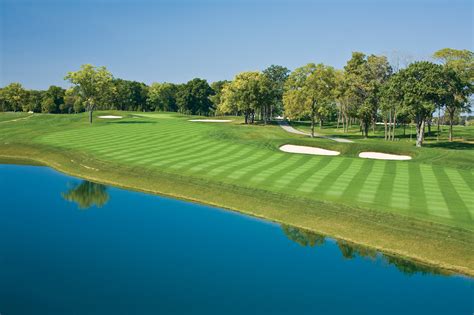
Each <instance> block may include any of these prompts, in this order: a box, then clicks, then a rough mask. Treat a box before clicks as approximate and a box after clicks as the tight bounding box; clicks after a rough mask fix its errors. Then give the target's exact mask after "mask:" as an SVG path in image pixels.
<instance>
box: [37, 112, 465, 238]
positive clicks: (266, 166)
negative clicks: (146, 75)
mask: <svg viewBox="0 0 474 315" xmlns="http://www.w3.org/2000/svg"><path fill="white" fill-rule="evenodd" d="M164 118H166V119H164ZM188 119H189V117H179V116H174V115H165V114H161V115H160V114H150V113H147V114H146V116H145V115H144V116H142V117H139V118H137V117H133V118H126V119H122V120H116V121H107V122H100V123H94V124H93V126H82V127H80V128H76V129H67V130H64V131H55V132H52V133H48V134H46V135H42V136H39V137H37V138H35V139H34V141H35V142H37V143H41V144H47V145H51V146H55V147H60V148H68V149H73V150H78V151H83V152H87V153H89V154H91V155H92V156H94V157H95V158H98V159H100V160H104V161H114V162H117V163H123V164H126V165H135V166H137V167H140V168H148V169H150V170H160V171H162V172H166V173H176V174H180V175H190V176H193V177H199V178H204V179H207V180H210V181H217V182H224V183H229V184H234V185H238V186H245V187H254V188H259V189H265V190H268V191H270V192H277V193H284V194H288V195H291V196H304V197H305V198H309V199H316V200H328V201H334V202H337V203H342V204H346V205H358V206H360V207H364V208H369V209H374V210H383V211H389V212H395V213H401V214H405V215H410V216H416V217H420V218H424V219H429V220H434V221H437V222H443V223H448V224H449V225H455V226H463V227H468V228H469V229H472V227H473V224H472V223H473V217H474V193H473V189H474V187H473V186H474V175H473V172H472V170H470V169H458V168H451V167H443V166H440V165H431V164H422V163H419V162H417V160H416V159H414V160H412V161H380V160H369V159H361V158H355V157H344V154H343V155H341V156H337V157H323V156H309V155H299V154H290V153H283V152H280V151H279V150H278V146H279V145H281V144H285V143H296V142H295V141H299V140H298V139H299V138H301V137H299V136H295V135H288V134H287V133H285V132H284V131H283V130H281V129H280V128H279V127H277V126H266V127H263V126H262V127H258V126H257V127H253V126H242V125H239V124H234V123H232V124H217V123H214V124H213V123H199V122H190V121H188ZM306 141H312V140H306ZM314 141H317V140H314ZM314 145H315V146H317V143H316V142H314ZM340 145H341V146H342V145H345V146H347V145H350V144H340ZM290 210H291V209H290Z"/></svg>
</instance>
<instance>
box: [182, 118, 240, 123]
mask: <svg viewBox="0 0 474 315" xmlns="http://www.w3.org/2000/svg"><path fill="white" fill-rule="evenodd" d="M189 121H194V122H217V123H226V122H231V121H232V120H225V119H191V120H189Z"/></svg>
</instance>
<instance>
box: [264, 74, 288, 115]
mask: <svg viewBox="0 0 474 315" xmlns="http://www.w3.org/2000/svg"><path fill="white" fill-rule="evenodd" d="M289 73H290V70H289V69H288V68H286V67H283V66H278V65H271V66H270V67H268V68H267V69H265V70H263V75H264V76H265V77H266V78H267V79H268V84H269V93H270V102H269V104H265V105H264V111H263V112H264V120H265V123H266V121H267V120H268V119H270V118H271V117H272V116H273V114H281V113H282V112H283V93H284V92H285V82H286V80H287V79H288V76H289Z"/></svg>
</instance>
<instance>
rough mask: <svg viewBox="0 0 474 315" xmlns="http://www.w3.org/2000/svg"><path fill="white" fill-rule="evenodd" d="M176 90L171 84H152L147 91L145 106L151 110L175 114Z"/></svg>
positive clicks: (176, 108)
mask: <svg viewBox="0 0 474 315" xmlns="http://www.w3.org/2000/svg"><path fill="white" fill-rule="evenodd" d="M177 92H178V88H177V86H176V85H175V84H173V83H166V82H165V83H156V82H155V83H152V84H151V85H150V87H149V89H148V98H147V104H148V106H149V107H150V108H151V109H153V110H156V111H157V110H161V111H167V112H175V111H177V110H178V107H177V105H176V93H177Z"/></svg>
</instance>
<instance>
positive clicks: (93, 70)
mask: <svg viewBox="0 0 474 315" xmlns="http://www.w3.org/2000/svg"><path fill="white" fill-rule="evenodd" d="M112 79H113V77H112V74H111V73H110V72H109V71H108V70H107V68H105V67H95V66H93V65H90V64H85V65H82V66H81V69H80V70H78V71H76V72H69V73H68V74H67V75H66V77H65V80H68V81H69V82H71V83H72V84H74V85H75V86H76V88H77V91H78V93H79V94H80V96H81V98H82V99H83V100H84V102H85V105H86V110H87V111H88V112H89V123H91V124H92V112H93V111H94V109H95V108H96V106H97V105H98V104H97V102H98V100H99V99H100V98H101V97H103V96H104V94H106V93H108V92H109V91H110V89H111V87H112Z"/></svg>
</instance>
